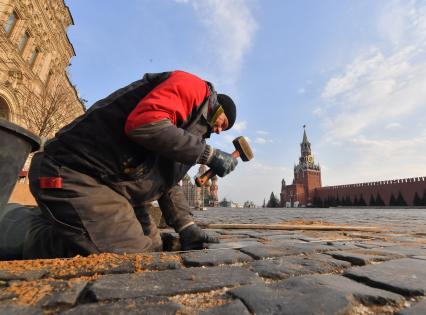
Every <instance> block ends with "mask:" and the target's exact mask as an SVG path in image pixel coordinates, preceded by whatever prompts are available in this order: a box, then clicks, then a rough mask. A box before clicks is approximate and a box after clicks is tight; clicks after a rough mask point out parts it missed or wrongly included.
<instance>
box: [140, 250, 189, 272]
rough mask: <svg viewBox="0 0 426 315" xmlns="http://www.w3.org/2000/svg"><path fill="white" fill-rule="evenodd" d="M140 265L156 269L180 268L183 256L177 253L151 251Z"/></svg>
mask: <svg viewBox="0 0 426 315" xmlns="http://www.w3.org/2000/svg"><path fill="white" fill-rule="evenodd" d="M140 267H141V268H142V269H146V270H156V271H163V270H173V269H180V268H182V263H181V257H180V256H178V255H176V254H175V253H151V254H150V256H149V257H147V258H146V259H142V261H141V264H140Z"/></svg>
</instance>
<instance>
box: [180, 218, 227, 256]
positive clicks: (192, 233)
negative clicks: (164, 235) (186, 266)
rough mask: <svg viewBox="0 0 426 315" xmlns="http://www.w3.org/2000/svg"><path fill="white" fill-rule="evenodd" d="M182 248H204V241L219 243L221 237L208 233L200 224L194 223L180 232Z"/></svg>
mask: <svg viewBox="0 0 426 315" xmlns="http://www.w3.org/2000/svg"><path fill="white" fill-rule="evenodd" d="M179 238H180V245H181V249H182V250H192V249H203V248H205V245H204V243H219V239H218V238H217V237H214V236H210V235H208V234H207V233H206V232H205V231H203V229H201V228H200V227H199V226H198V225H196V224H192V225H190V226H188V227H187V228H185V229H184V230H182V231H180V232H179Z"/></svg>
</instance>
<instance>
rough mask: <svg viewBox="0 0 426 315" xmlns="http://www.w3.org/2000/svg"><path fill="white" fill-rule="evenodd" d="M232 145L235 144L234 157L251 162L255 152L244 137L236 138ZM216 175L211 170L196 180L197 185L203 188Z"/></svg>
mask: <svg viewBox="0 0 426 315" xmlns="http://www.w3.org/2000/svg"><path fill="white" fill-rule="evenodd" d="M232 143H233V144H234V147H235V151H234V152H232V157H234V158H238V157H240V158H241V160H243V162H247V161H250V160H251V159H252V158H253V152H252V151H251V148H250V146H249V144H248V142H247V140H246V139H245V138H244V137H238V138H235V139H234V140H233V141H232ZM214 175H215V173H214V172H213V171H212V170H211V169H210V170H207V171H206V172H205V173H204V174H203V175H201V176H200V177H197V178H196V179H195V183H196V184H197V186H198V187H201V186H203V185H204V184H205V183H206V182H207V181H208V180H209V179H210V178H212V177H213V176H214Z"/></svg>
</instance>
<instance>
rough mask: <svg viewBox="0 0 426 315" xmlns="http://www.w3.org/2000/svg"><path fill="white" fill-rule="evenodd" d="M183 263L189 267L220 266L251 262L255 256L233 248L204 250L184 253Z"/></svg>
mask: <svg viewBox="0 0 426 315" xmlns="http://www.w3.org/2000/svg"><path fill="white" fill-rule="evenodd" d="M182 259H183V263H184V264H185V266H188V267H200V266H218V265H223V264H235V263H239V262H249V261H252V260H253V258H251V257H250V256H248V255H246V254H243V253H241V252H239V251H236V250H233V249H217V250H213V249H211V250H204V251H197V252H191V253H186V254H183V255H182Z"/></svg>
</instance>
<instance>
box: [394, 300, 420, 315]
mask: <svg viewBox="0 0 426 315" xmlns="http://www.w3.org/2000/svg"><path fill="white" fill-rule="evenodd" d="M396 314H397V315H424V314H426V300H423V301H421V302H418V303H416V304H414V305H412V306H411V307H409V308H404V309H402V310H401V311H399V312H398V313H396Z"/></svg>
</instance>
